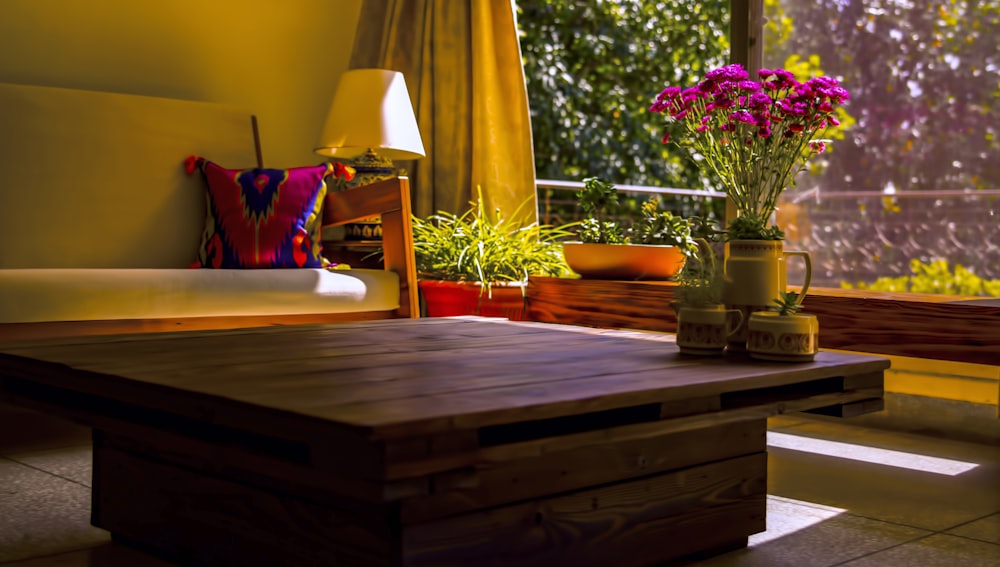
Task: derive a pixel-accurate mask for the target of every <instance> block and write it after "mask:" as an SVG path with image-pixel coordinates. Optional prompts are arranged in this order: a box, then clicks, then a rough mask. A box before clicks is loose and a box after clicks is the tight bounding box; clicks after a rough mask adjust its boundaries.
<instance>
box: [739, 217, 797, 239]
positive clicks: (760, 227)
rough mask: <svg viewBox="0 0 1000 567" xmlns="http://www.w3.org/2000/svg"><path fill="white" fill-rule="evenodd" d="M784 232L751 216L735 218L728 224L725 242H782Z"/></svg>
mask: <svg viewBox="0 0 1000 567" xmlns="http://www.w3.org/2000/svg"><path fill="white" fill-rule="evenodd" d="M784 238H785V232H784V231H783V230H781V229H780V228H778V227H777V226H774V225H771V226H768V225H767V222H765V221H763V220H761V219H759V218H757V217H753V216H746V217H736V218H735V219H733V220H732V221H730V223H729V229H728V230H727V231H726V240H784Z"/></svg>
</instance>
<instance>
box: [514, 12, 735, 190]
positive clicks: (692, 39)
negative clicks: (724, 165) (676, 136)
mask: <svg viewBox="0 0 1000 567" xmlns="http://www.w3.org/2000/svg"><path fill="white" fill-rule="evenodd" d="M517 8H518V25H519V27H520V30H521V52H522V56H523V58H524V69H525V76H526V78H527V86H528V99H529V102H530V105H531V125H532V131H533V137H534V151H535V169H536V174H537V176H538V177H539V178H542V179H561V180H569V181H581V180H582V179H583V178H586V177H601V178H603V179H606V180H608V181H609V182H611V183H614V184H630V185H648V186H652V187H683V188H707V189H712V188H717V187H718V184H717V183H716V180H713V179H711V178H707V177H705V176H704V175H703V172H702V171H700V170H699V169H698V167H697V166H696V164H695V163H694V162H693V161H692V160H691V158H690V156H689V155H688V154H687V153H686V152H684V151H683V150H680V149H678V148H676V147H673V146H670V145H663V144H661V143H660V140H661V138H662V137H663V134H664V129H665V125H664V124H663V120H662V117H661V116H660V115H658V114H653V113H650V112H649V111H648V108H649V105H650V104H651V103H652V101H653V99H654V97H655V96H656V95H657V94H658V93H659V92H660V91H661V90H662V89H663V88H664V87H666V86H668V85H678V84H694V83H695V82H697V81H698V80H699V79H700V78H701V77H702V76H703V75H704V73H705V71H707V70H710V69H713V68H715V67H718V66H720V65H723V64H725V63H726V62H727V61H728V57H729V9H730V8H729V0H708V1H701V0H683V1H672V2H671V1H653V0H618V1H609V0H518V2H517Z"/></svg>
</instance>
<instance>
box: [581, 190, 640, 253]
mask: <svg viewBox="0 0 1000 567" xmlns="http://www.w3.org/2000/svg"><path fill="white" fill-rule="evenodd" d="M576 199H577V203H579V205H580V208H581V209H582V210H583V214H584V216H585V217H587V218H585V219H583V220H582V221H580V233H579V238H580V241H581V242H588V243H593V244H625V243H626V242H628V239H627V238H626V237H625V229H624V228H623V227H622V226H621V224H620V223H619V222H618V221H616V220H611V219H612V217H614V216H615V214H616V213H617V212H618V210H619V208H620V207H621V204H620V203H619V201H618V190H617V189H615V186H614V185H612V184H611V183H609V182H607V181H604V180H602V179H600V178H597V177H588V178H586V179H584V180H583V189H581V190H580V191H578V192H577V194H576Z"/></svg>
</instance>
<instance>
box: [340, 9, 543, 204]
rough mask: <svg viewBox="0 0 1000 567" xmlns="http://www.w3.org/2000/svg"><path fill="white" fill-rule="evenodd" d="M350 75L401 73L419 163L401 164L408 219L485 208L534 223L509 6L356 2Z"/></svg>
mask: <svg viewBox="0 0 1000 567" xmlns="http://www.w3.org/2000/svg"><path fill="white" fill-rule="evenodd" d="M350 66H351V68H352V69H359V68H367V67H377V68H383V69H391V70H394V71H400V72H402V73H403V76H404V77H405V78H406V86H407V88H408V90H409V92H410V97H411V99H413V108H414V111H415V112H416V115H417V123H418V125H419V127H420V134H421V137H422V138H423V142H424V149H425V150H426V152H427V156H426V157H424V158H422V159H419V160H413V161H410V162H401V163H399V164H397V165H399V166H402V167H403V168H405V169H406V170H407V171H408V174H409V175H410V178H411V186H412V195H413V212H414V214H416V215H417V216H421V217H426V216H428V215H430V214H432V213H434V212H436V211H438V210H444V211H448V212H453V213H459V212H462V211H465V210H467V209H468V208H469V201H471V200H474V199H475V198H476V194H477V192H476V188H477V186H479V187H482V190H483V196H484V199H485V201H486V205H487V207H488V209H490V210H495V209H496V208H499V209H500V210H501V211H502V212H503V214H504V215H505V216H507V217H511V215H513V214H514V211H515V209H517V208H518V207H519V206H521V205H522V204H523V203H525V202H526V201H528V200H529V199H530V202H528V203H527V204H526V205H524V206H523V208H522V209H521V211H520V213H519V215H518V216H519V217H520V218H522V219H523V221H524V222H535V220H536V219H537V212H536V211H537V206H536V203H535V164H534V156H533V153H532V145H531V120H530V116H529V113H528V94H527V88H526V85H525V81H524V67H523V65H522V63H521V48H520V44H519V43H518V35H517V25H516V22H515V10H514V5H513V2H512V1H511V0H363V3H362V7H361V18H360V21H359V23H358V30H357V35H356V37H355V42H354V50H353V52H352V55H351V65H350Z"/></svg>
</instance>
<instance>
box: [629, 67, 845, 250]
mask: <svg viewBox="0 0 1000 567" xmlns="http://www.w3.org/2000/svg"><path fill="white" fill-rule="evenodd" d="M757 76H758V78H759V81H753V80H749V75H748V74H747V72H746V70H745V69H744V68H743V66H741V65H738V64H734V65H727V66H725V67H720V68H718V69H715V70H713V71H710V72H708V73H707V74H706V75H705V79H704V80H702V81H701V82H700V83H698V85H697V86H694V87H690V88H687V89H682V88H681V87H667V88H666V89H664V90H663V91H662V92H660V94H659V95H657V97H656V99H655V100H654V101H653V104H652V105H651V106H650V108H649V110H650V111H651V112H656V113H662V114H664V116H665V117H666V118H667V120H668V121H670V122H679V123H681V124H683V130H684V132H685V136H684V137H683V138H680V139H679V140H677V141H676V143H677V145H679V146H681V147H685V148H688V149H689V150H690V151H692V152H693V153H695V154H696V155H695V159H698V160H699V163H700V164H701V166H702V167H706V168H709V170H710V171H713V172H715V174H716V175H718V177H719V178H720V179H721V180H722V182H723V183H724V184H725V188H724V189H725V192H726V194H727V195H728V196H729V198H730V199H732V201H733V203H734V204H735V205H736V210H737V214H738V217H737V219H735V220H734V221H733V222H732V223H730V226H729V231H728V236H729V239H730V240H733V239H738V238H749V239H760V240H781V239H782V238H784V234H783V233H782V232H781V230H780V229H779V228H778V227H777V226H769V225H768V223H769V221H770V218H771V215H772V213H774V210H775V209H776V208H777V202H778V197H779V196H780V195H781V192H782V191H784V190H785V189H786V188H788V187H790V186H792V185H793V184H794V181H795V176H796V174H798V173H799V171H801V170H802V169H803V168H804V167H805V164H806V162H807V161H808V160H809V158H810V157H811V156H812V155H815V154H817V153H820V152H823V151H825V150H826V144H827V143H828V142H829V140H826V139H822V134H823V133H825V132H826V130H827V129H828V128H831V127H835V126H839V125H840V122H839V121H838V120H837V118H836V116H835V114H836V109H837V106H838V105H842V104H843V103H844V102H846V101H847V100H848V99H849V98H850V96H849V94H848V92H847V91H846V90H845V89H843V88H842V87H840V86H838V84H837V81H836V80H835V79H832V78H830V77H825V76H822V77H815V78H812V79H809V80H807V81H806V82H804V83H800V82H799V81H797V80H796V79H795V76H794V75H793V74H792V73H791V72H789V71H786V70H784V69H775V70H770V69H761V70H760V71H758V72H757ZM670 141H671V140H670V136H669V133H668V134H666V135H664V136H663V143H664V144H666V143H669V142H670Z"/></svg>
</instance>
